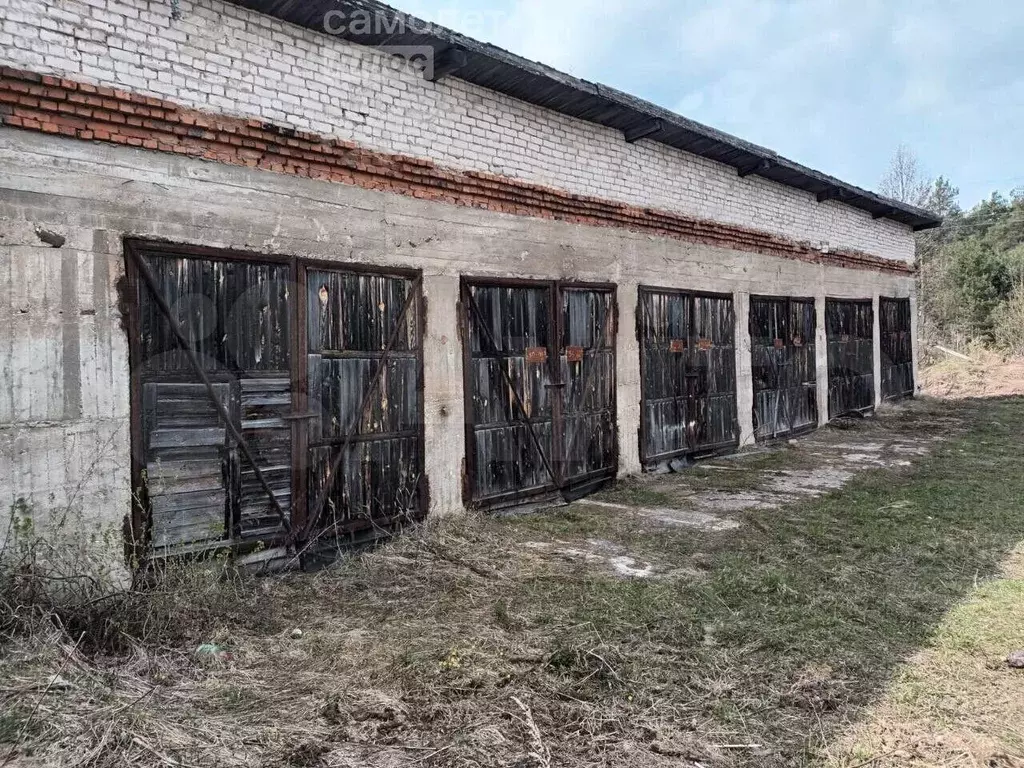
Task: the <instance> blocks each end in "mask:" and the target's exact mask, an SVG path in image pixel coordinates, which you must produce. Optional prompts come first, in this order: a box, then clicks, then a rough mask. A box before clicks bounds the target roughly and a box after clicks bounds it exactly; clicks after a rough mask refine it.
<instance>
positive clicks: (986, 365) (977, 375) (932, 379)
mask: <svg viewBox="0 0 1024 768" xmlns="http://www.w3.org/2000/svg"><path fill="white" fill-rule="evenodd" d="M936 355H937V356H938V357H939V359H938V360H937V361H936V362H935V363H933V364H932V365H928V366H926V367H924V368H923V370H922V371H921V379H922V386H923V387H924V391H925V393H926V394H928V395H929V396H931V397H938V398H945V399H951V400H957V399H963V398H965V397H1006V396H1009V395H1021V394H1024V359H1012V360H1006V359H1004V358H1002V357H1000V356H999V355H997V354H995V353H994V352H989V351H987V350H983V349H975V350H971V351H970V353H969V355H968V356H969V358H970V359H969V360H962V359H960V358H957V357H954V356H952V355H944V354H943V353H941V352H937V353H936Z"/></svg>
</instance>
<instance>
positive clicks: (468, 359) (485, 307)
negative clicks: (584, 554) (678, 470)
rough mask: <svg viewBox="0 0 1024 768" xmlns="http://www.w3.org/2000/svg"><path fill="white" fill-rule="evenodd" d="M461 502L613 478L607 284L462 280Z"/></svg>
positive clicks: (570, 490)
mask: <svg viewBox="0 0 1024 768" xmlns="http://www.w3.org/2000/svg"><path fill="white" fill-rule="evenodd" d="M462 313H463V321H464V339H465V368H466V409H467V414H466V415H467V429H466V442H467V489H466V496H467V499H468V501H470V502H471V503H474V504H479V505H495V504H516V503H519V502H521V501H525V500H529V499H532V498H536V497H538V496H543V495H544V494H554V493H556V492H561V493H563V494H573V495H579V494H581V493H584V492H586V491H587V490H590V489H591V488H593V487H595V486H596V485H598V484H600V483H602V482H604V481H606V480H608V479H610V478H613V477H614V476H615V471H616V467H617V463H618V451H617V442H616V414H615V294H614V288H613V287H611V286H589V285H572V284H556V283H549V282H525V281H514V282H502V283H494V282H487V281H474V280H466V281H464V282H463V288H462Z"/></svg>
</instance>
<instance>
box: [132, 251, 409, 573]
mask: <svg viewBox="0 0 1024 768" xmlns="http://www.w3.org/2000/svg"><path fill="white" fill-rule="evenodd" d="M126 253H127V257H128V262H127V265H128V295H127V298H128V299H129V306H128V310H129V312H128V321H129V322H128V326H129V344H130V358H131V375H132V444H133V458H132V466H133V487H134V489H135V491H136V510H135V515H134V517H133V523H134V525H133V527H134V531H133V538H134V542H133V543H134V544H135V545H136V546H137V548H138V551H139V554H140V557H145V556H148V555H149V554H157V555H176V554H185V553H194V552H203V551H208V550H214V549H220V548H223V547H232V548H236V549H237V548H246V547H252V546H255V545H257V544H264V545H267V546H278V545H287V546H289V547H294V548H295V550H296V551H299V552H302V553H305V552H308V551H312V549H311V548H312V545H313V544H319V543H320V542H324V543H327V544H328V545H334V544H337V543H338V542H342V543H345V542H353V541H358V540H362V539H365V538H368V537H375V536H377V535H379V534H381V533H386V532H389V531H391V530H394V528H395V527H397V526H398V525H400V524H402V523H404V522H406V521H408V520H411V519H418V518H420V517H422V515H423V513H424V511H425V501H426V493H425V487H426V484H425V478H424V474H423V470H424V463H423V418H422V413H423V409H422V396H423V388H422V363H423V360H422V344H421V339H422V327H421V323H422V312H421V311H420V292H421V291H420V285H421V284H420V280H419V278H418V277H417V276H416V274H414V273H404V272H403V273H381V272H374V271H366V270H355V269H344V268H337V267H333V266H331V267H321V266H320V265H318V264H315V263H310V262H306V261H304V260H299V259H288V258H277V259H275V258H271V257H263V256H255V255H250V254H238V253H234V252H223V251H213V250H210V249H203V248H195V247H190V246H174V245H167V244H154V243H143V242H136V241H128V242H127V243H126Z"/></svg>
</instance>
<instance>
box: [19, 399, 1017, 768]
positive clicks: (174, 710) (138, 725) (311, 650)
mask: <svg viewBox="0 0 1024 768" xmlns="http://www.w3.org/2000/svg"><path fill="white" fill-rule="evenodd" d="M903 434H913V435H915V436H918V437H924V438H927V437H940V438H942V439H943V442H940V443H937V444H936V446H935V449H934V451H933V453H932V454H931V455H930V456H927V457H921V458H916V459H915V461H914V465H913V466H912V467H909V468H901V469H899V470H887V469H873V470H869V471H865V472H863V473H861V474H859V475H857V476H856V477H855V478H854V479H853V480H852V481H851V482H850V483H849V484H848V485H847V486H846V487H845V488H844V489H843V490H841V491H838V492H835V493H831V494H828V495H824V496H822V497H820V498H816V499H808V500H806V501H803V502H800V503H796V504H792V505H789V506H784V507H780V508H779V509H776V510H765V511H759V512H756V513H753V514H754V516H756V525H755V524H748V525H745V526H743V527H742V528H740V529H738V530H736V531H732V532H726V533H723V532H718V533H703V532H699V531H694V530H690V529H682V528H670V527H660V526H656V525H654V524H652V523H651V522H650V521H648V520H645V519H644V518H642V517H640V516H637V515H633V514H630V513H629V512H628V511H623V510H616V509H609V508H600V507H586V506H573V507H569V508H564V509H559V510H551V511H548V512H546V513H543V514H540V515H530V516H523V517H512V518H501V519H496V518H488V517H479V516H471V517H466V518H461V517H460V518H452V519H448V520H441V521H434V522H433V523H431V524H430V525H429V526H428V527H427V528H425V529H423V530H422V531H419V532H414V533H411V534H410V535H407V536H403V537H401V538H400V539H398V540H396V541H395V542H394V543H392V544H390V545H388V546H386V547H382V548H381V549H379V550H377V551H375V552H372V553H369V554H367V555H364V556H362V557H358V558H355V557H353V558H349V559H346V560H345V561H343V562H342V563H341V564H340V565H339V566H338V567H337V568H335V569H332V570H330V571H326V572H322V573H319V574H312V575H310V574H291V575H288V576H284V577H276V578H273V579H264V580H260V581H256V582H253V583H251V584H249V585H248V588H247V589H248V590H249V591H248V593H247V595H246V596H245V601H246V605H247V606H249V610H252V611H256V612H258V613H259V614H260V615H261V621H260V622H239V621H237V620H232V621H225V622H223V623H221V624H220V625H218V626H216V627H214V628H211V629H210V630H209V635H210V636H209V637H207V638H204V639H208V640H212V641H214V642H218V643H220V644H221V645H222V646H224V647H225V648H228V649H229V650H230V651H231V652H232V654H233V656H234V661H232V662H231V663H230V664H227V665H225V666H212V667H211V666H207V667H197V665H196V662H195V660H194V658H193V655H192V650H193V649H192V648H190V647H184V646H178V647H166V648H159V649H151V648H136V649H135V651H134V654H133V655H132V656H130V657H128V658H125V657H119V658H111V659H104V658H95V657H88V658H86V657H82V656H81V654H80V653H75V652H73V649H71V651H68V650H67V648H66V647H65V650H64V651H61V652H58V653H54V652H53V651H52V648H51V650H49V651H47V650H46V649H47V647H48V646H47V643H46V642H41V641H39V640H38V639H37V640H36V641H35V642H36V645H26V644H25V641H20V640H19V641H16V642H14V643H13V644H12V645H11V649H10V650H9V651H8V652H6V653H5V655H4V657H3V660H2V663H0V676H3V677H5V678H6V680H7V681H8V683H9V684H8V683H2V681H0V684H2V685H4V687H5V690H11V689H18V690H24V689H25V688H26V686H28V687H29V689H30V690H32V691H36V692H38V691H39V690H40V688H39V684H40V682H41V681H42V682H43V685H45V681H46V680H47V679H49V678H50V677H52V675H53V674H54V672H55V670H56V669H57V668H58V665H60V664H62V663H66V662H67V660H68V659H70V660H71V661H70V663H67V669H66V671H65V672H64V673H63V674H64V676H65V677H67V678H68V679H69V680H71V681H72V683H73V684H74V685H73V687H70V688H67V689H63V688H62V689H61V690H60V691H52V690H51V691H49V692H48V693H46V695H45V696H42V697H38V696H37V697H36V698H38V700H39V701H41V702H42V703H41V706H40V716H39V717H37V718H35V719H34V725H33V727H32V728H28V729H25V730H26V732H27V733H28V736H27V739H26V741H25V744H23V745H22V746H23V747H24V746H28V747H30V748H32V749H35V750H36V752H37V753H38V754H40V755H43V756H44V757H45V759H46V760H48V761H50V762H51V763H52V764H57V765H71V764H79V765H93V766H106V765H120V764H125V763H127V762H131V763H132V764H138V765H153V766H155V765H160V764H162V765H179V764H182V765H214V764H216V765H253V764H262V765H322V766H327V765H331V766H348V765H351V766H362V765H381V766H392V765H395V766H397V765H403V766H404V765H409V766H411V765H417V766H471V765H472V766H509V765H516V766H521V767H522V768H528V767H529V766H545V765H558V766H576V765H609V766H624V767H627V768H628V767H629V766H638V767H639V766H661V765H665V766H669V765H672V766H678V765H687V762H688V761H689V762H690V763H700V764H702V765H705V766H716V768H717V767H726V766H741V765H742V766H799V765H808V766H811V765H821V766H824V765H829V766H837V767H838V766H842V768H851V766H853V765H856V764H857V763H858V762H862V761H864V760H869V761H874V762H878V760H876V759H875V758H879V759H881V757H880V756H883V757H884V755H885V753H886V752H887V751H889V750H891V747H890V746H888V745H889V744H890V742H891V738H890V737H891V736H892V733H891V732H890V733H887V734H883V735H882V736H879V735H878V732H877V729H876V730H875V731H872V730H871V727H870V726H871V723H877V722H879V721H883V722H890V721H893V720H892V719H893V718H896V717H899V718H902V720H900V721H899V722H903V723H907V724H908V725H906V728H905V730H906V732H908V733H909V732H911V731H912V730H913V731H914V732H919V731H921V729H924V728H925V727H926V725H927V724H922V721H923V720H928V718H932V717H934V718H935V719H936V720H940V721H954V720H955V721H958V722H959V721H961V720H963V719H964V715H963V714H962V713H963V712H967V713H968V715H967V719H968V720H969V719H970V713H972V712H974V711H975V710H973V709H971V706H977V707H981V705H980V704H979V701H980V700H981V698H983V695H984V691H982V692H981V693H978V692H977V691H975V690H974V688H973V686H976V685H979V684H983V683H985V684H987V683H991V682H992V681H993V680H997V679H998V680H999V681H1003V683H1004V684H1005V680H1004V678H1003V677H1000V675H1004V676H1005V674H1007V673H1005V671H1004V670H1002V669H1001V668H998V667H999V665H998V664H995V662H993V659H996V657H997V656H999V655H1000V654H1001V655H1002V656H1005V654H1006V652H1008V651H1009V650H1013V648H1003V647H1002V646H1005V645H1007V644H1010V643H1011V641H1012V640H1013V637H1014V631H1015V630H1014V627H1015V626H1019V618H1020V614H1019V611H1020V609H1019V607H1018V606H1019V605H1020V602H1019V598H1020V596H1021V594H1020V586H1019V583H1016V584H1009V583H1007V582H1006V579H1005V575H1006V574H1005V572H1004V571H1002V570H1001V568H1004V567H1006V566H1005V564H1006V563H1007V562H1009V563H1013V562H1018V561H1015V560H1014V559H1013V557H1014V555H1013V553H1014V551H1015V548H1016V547H1017V546H1018V544H1019V543H1020V542H1021V540H1022V539H1024V472H1021V470H1020V466H1021V464H1020V435H1021V434H1024V399H1004V400H988V401H966V402H962V403H955V404H954V403H947V404H926V405H918V406H917V407H914V408H910V409H906V410H901V411H898V412H895V413H893V414H890V415H889V416H886V417H885V418H884V419H880V420H879V422H878V423H873V424H867V425H865V426H863V427H861V426H858V427H856V428H855V429H851V430H846V431H842V432H840V431H839V430H836V431H835V433H834V434H826V435H824V437H823V439H827V440H831V441H835V443H836V445H839V446H841V444H842V443H843V441H848V442H850V443H856V442H858V441H860V442H864V441H865V440H868V439H870V440H875V439H894V438H898V437H899V436H900V435H903ZM806 462H807V456H806V455H805V454H803V453H800V451H799V450H788V449H786V448H783V449H781V450H779V451H777V452H773V453H770V454H756V455H753V456H749V457H744V458H742V459H737V460H733V461H731V462H730V464H732V463H735V465H736V466H737V467H738V468H742V469H743V471H742V472H715V471H713V470H706V469H705V470H698V471H696V472H693V473H691V474H688V475H682V476H673V477H665V478H656V479H654V480H644V481H640V482H630V483H626V484H623V485H620V487H619V488H618V489H617V490H615V491H613V492H612V493H611V494H606V495H605V496H604V498H606V499H613V500H616V501H618V502H619V503H623V504H627V505H634V506H670V505H672V504H674V503H676V500H677V499H679V498H681V497H685V496H686V494H684V493H682V492H681V490H680V489H681V488H685V489H690V490H687V493H690V492H691V491H692V488H696V489H698V490H700V489H703V488H704V486H703V485H702V484H703V483H705V482H707V483H708V484H710V483H711V482H712V480H713V479H714V480H718V476H719V475H728V476H729V479H727V480H723V481H722V482H727V483H728V484H729V486H730V488H736V487H741V486H743V487H756V482H757V478H758V477H763V473H764V472H765V471H770V470H774V469H777V468H789V467H792V466H800V467H805V466H808V465H807V463H806ZM712 463H713V464H718V463H719V462H718V461H714V462H712ZM747 463H749V464H750V466H746V464H747ZM734 475H735V476H741V477H742V481H741V480H740V479H738V478H736V477H734ZM706 478H708V479H706ZM994 479H996V481H994ZM691 484H693V485H692V486H691ZM744 484H747V485H746V486H744ZM749 516H750V513H748V518H749ZM595 542H596V543H595ZM594 547H598V549H599V551H602V552H604V551H606V550H607V552H610V553H613V554H628V555H629V556H631V557H634V558H637V559H638V560H642V561H645V562H646V561H650V562H657V563H659V564H660V565H661V566H662V568H661V571H660V576H659V577H658V578H649V579H628V578H622V577H621V576H618V575H616V574H615V572H614V571H613V570H612V569H610V568H608V567H607V561H606V560H602V559H600V558H599V559H597V560H594V559H588V558H587V557H586V556H580V555H579V553H580V552H584V553H586V552H590V551H594ZM602 547H603V548H605V549H600V548H602ZM569 551H573V552H575V553H576V554H575V555H573V556H569V555H566V554H565V553H566V552H569ZM1018 560H1019V557H1018ZM1001 576H1002V577H1003V580H1002V581H1000V580H999V579H1000V577H1001ZM1014 611H1016V613H1014ZM1007 616H1010V617H1015V618H1013V619H1012V620H1011V619H1010V618H1007ZM293 628H300V629H302V630H303V635H302V638H301V639H292V637H291V630H292V629H293ZM40 643H41V644H40ZM1019 644H1020V645H1024V640H1021V641H1020V642H1019ZM996 647H999V651H998V653H996V652H995V650H993V649H994V648H996ZM921 654H924V656H923V657H922V656H921ZM929 654H931V655H929ZM964 657H969V658H970V659H972V660H974V661H975V662H977V660H978V659H984V660H985V661H984V662H983V663H980V662H979V663H980V665H981V667H982V670H981V672H978V674H977V675H974V674H973V673H972V674H971V675H966V674H961V675H959V676H957V677H956V679H958V680H960V681H961V683H960V684H959V685H960V687H958V688H957V691H958V693H957V695H959V696H961V697H964V701H967V702H968V703H970V704H971V706H967V707H966V709H964V708H962V707H961V708H959V709H958V707H957V705H954V704H951V703H950V702H951V701H953V700H952V699H949V695H950V693H949V692H950V690H952V689H951V687H950V686H955V685H958V684H957V683H955V682H954V681H953V678H951V676H950V675H951V672H950V670H954V671H955V670H956V669H958V666H957V665H958V664H959V663H960V661H958V660H960V659H962V658H964ZM922 658H923V659H925V661H920V659H922ZM908 659H911V660H912V661H911V663H910V665H909V666H906V665H905V662H906V661H907V660H908ZM914 659H918V660H919V661H918V662H917V664H916V666H915V662H914V661H913V660H914ZM993 664H994V666H992V665H993ZM986 665H988V666H986ZM975 666H977V664H976V665H975ZM990 667H992V668H990ZM972 669H973V667H972ZM985 675H991V678H987V677H985ZM1014 680H1015V681H1016V683H1017V684H1018V685H1019V680H1020V678H1019V677H1017V678H1014ZM33 686H34V687H33ZM984 690H989V689H988V688H985V689H984ZM1001 690H1003V691H1004V692H1006V693H1007V698H1004V699H1000V701H1001V702H1002V703H1001V704H998V705H994V706H988V705H986V706H985V707H981V708H979V709H977V712H978V715H977V717H978V718H980V720H979V722H981V723H982V724H983V727H984V729H985V734H986V736H985V739H987V741H985V742H984V743H985V744H986V745H987V746H985V747H984V749H987V750H989V753H991V755H996V754H1008V755H1011V756H1013V757H1014V758H1015V759H1019V757H1020V754H1019V753H1020V742H1019V741H1017V742H1015V741H1013V738H1015V736H1014V734H1017V735H1019V730H1017V729H1018V728H1019V727H1018V726H1016V725H1015V723H1016V719H1015V718H1017V715H1018V714H1019V707H1017V706H1016V705H1015V704H1013V701H1015V699H1014V698H1013V697H1012V696H1009V691H1010V690H1011V689H1010V688H1008V687H1006V688H1003V689H1001ZM9 698H10V697H9ZM11 700H13V698H12V699H11ZM34 700H35V699H33V701H34ZM8 705H9V702H7V701H5V703H4V705H3V707H2V709H3V710H4V711H5V712H6V711H8ZM19 711H21V710H19ZM958 712H959V713H961V714H958ZM111 713H115V714H111ZM14 717H15V718H20V715H14ZM958 718H959V720H958ZM4 722H7V721H6V720H5V721H4ZM928 722H929V723H930V722H931V721H930V720H929V721H928ZM961 725H964V724H963V723H961ZM2 727H3V726H2V724H0V728H2ZM928 727H931V726H928ZM964 727H966V726H964ZM914 729H916V730H914ZM6 730H10V727H9V726H7V727H6ZM0 733H2V732H0ZM900 734H902V735H905V734H904V731H900ZM901 737H902V736H901ZM978 749H979V750H981V751H979V752H978V755H979V756H980V757H979V764H985V762H984V760H985V759H988V756H989V754H988V753H986V754H985V755H982V752H983V751H984V749H982V748H981V747H978ZM1014 750H1016V752H1014ZM0 754H2V752H0ZM83 757H85V758H88V759H86V760H84V762H83V761H82V759H83ZM982 758H984V759H982ZM886 759H888V758H886ZM75 761H78V762H77V763H75ZM874 762H873V763H872V764H874ZM894 764H899V763H894ZM938 764H942V763H936V765H938ZM947 764H956V763H947ZM963 764H964V765H970V763H963ZM1007 765H1010V763H1007Z"/></svg>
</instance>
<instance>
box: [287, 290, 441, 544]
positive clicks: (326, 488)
mask: <svg viewBox="0 0 1024 768" xmlns="http://www.w3.org/2000/svg"><path fill="white" fill-rule="evenodd" d="M422 287H423V278H422V276H421V277H417V278H416V280H415V281H414V282H413V283H412V285H411V286H410V288H409V295H408V296H407V297H406V300H405V304H404V305H403V307H402V314H400V315H399V316H398V320H397V321H395V326H394V328H392V330H391V336H390V337H389V338H388V343H387V345H386V346H385V347H384V351H383V352H382V353H381V356H380V359H379V360H378V361H377V368H376V370H374V372H373V378H372V379H371V380H370V386H369V387H367V390H366V394H364V395H363V400H362V402H361V403H360V404H359V410H358V411H357V412H356V414H355V417H354V418H353V420H352V423H351V424H350V426H349V428H348V430H346V432H345V440H344V441H343V442H342V444H341V449H340V450H339V451H338V454H337V455H336V456H335V457H334V459H333V460H332V461H331V466H330V468H329V469H328V471H327V477H326V478H325V479H324V485H323V488H321V490H320V493H319V494H318V495H317V498H316V501H315V502H314V504H313V510H312V514H310V516H309V519H308V521H307V522H306V525H305V527H304V528H303V529H302V533H301V537H302V539H303V542H304V545H303V550H306V549H308V548H309V546H310V545H311V544H313V543H314V542H315V541H316V540H317V538H319V537H314V538H313V539H312V540H308V541H307V539H309V536H310V534H311V533H312V532H313V530H314V529H315V528H316V526H317V525H318V524H319V522H320V516H321V515H322V514H323V511H324V507H325V506H326V505H327V499H328V498H329V497H330V495H331V491H332V490H333V488H334V483H335V481H336V480H337V477H338V470H339V469H341V462H342V461H344V459H345V454H346V453H348V449H349V446H350V445H351V444H352V438H353V437H354V436H355V433H356V430H358V429H359V422H360V421H361V420H362V418H363V415H364V414H365V413H366V409H367V408H368V407H369V405H370V400H371V398H372V397H373V395H374V393H375V392H376V390H377V387H378V385H379V384H380V380H381V377H382V376H383V375H384V368H385V366H386V365H387V362H388V356H389V355H390V354H391V352H392V351H393V350H394V347H395V344H396V343H398V336H399V334H400V333H401V331H402V328H403V327H405V319H406V317H407V316H408V314H409V309H410V308H411V307H412V305H413V304H414V303H415V302H416V300H417V299H418V298H419V296H420V293H421V291H422Z"/></svg>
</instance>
